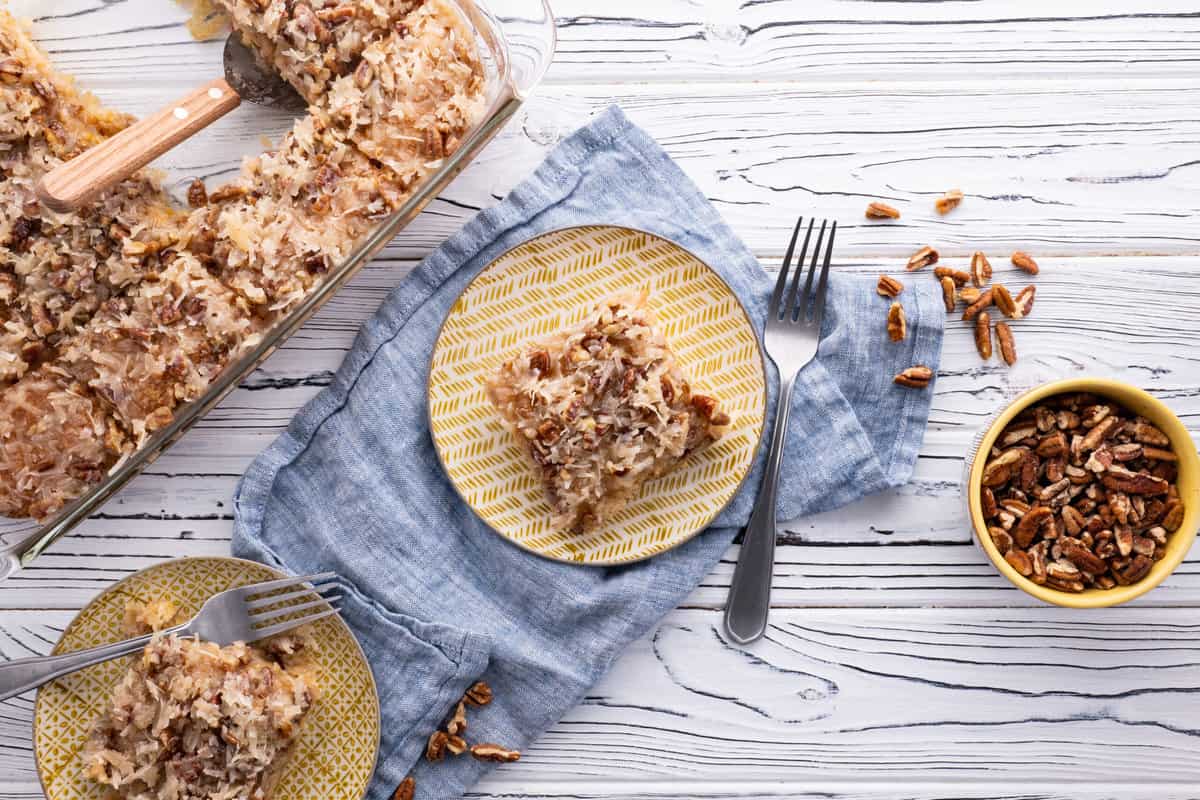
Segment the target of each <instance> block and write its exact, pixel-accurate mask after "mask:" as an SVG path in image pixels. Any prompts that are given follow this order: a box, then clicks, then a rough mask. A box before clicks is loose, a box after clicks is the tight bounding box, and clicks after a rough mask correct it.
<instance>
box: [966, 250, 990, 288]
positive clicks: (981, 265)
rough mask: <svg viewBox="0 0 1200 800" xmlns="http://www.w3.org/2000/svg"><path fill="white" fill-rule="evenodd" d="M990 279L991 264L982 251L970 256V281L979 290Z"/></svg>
mask: <svg viewBox="0 0 1200 800" xmlns="http://www.w3.org/2000/svg"><path fill="white" fill-rule="evenodd" d="M991 279H992V264H991V262H990V261H988V259H987V256H985V255H984V254H983V251H982V250H976V251H975V252H974V253H972V254H971V281H972V283H974V284H975V285H976V286H978V287H979V288H980V289H982V288H983V285H984V284H985V283H987V282H988V281H990V280H991Z"/></svg>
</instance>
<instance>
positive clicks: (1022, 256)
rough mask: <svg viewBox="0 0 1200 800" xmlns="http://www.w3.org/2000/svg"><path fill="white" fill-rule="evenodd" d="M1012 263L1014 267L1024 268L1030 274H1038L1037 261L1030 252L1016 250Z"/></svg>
mask: <svg viewBox="0 0 1200 800" xmlns="http://www.w3.org/2000/svg"><path fill="white" fill-rule="evenodd" d="M1012 263H1013V266H1014V267H1016V268H1018V269H1023V270H1025V271H1026V272H1028V273H1029V274H1030V275H1037V274H1038V265H1037V262H1036V261H1034V260H1033V259H1032V258H1031V257H1030V256H1029V254H1028V253H1024V252H1022V251H1020V250H1018V251H1016V252H1015V253H1013V254H1012Z"/></svg>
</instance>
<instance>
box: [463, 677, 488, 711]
mask: <svg viewBox="0 0 1200 800" xmlns="http://www.w3.org/2000/svg"><path fill="white" fill-rule="evenodd" d="M463 699H464V700H466V701H467V702H468V703H470V704H471V705H473V706H486V705H487V704H488V703H490V702H492V687H491V686H488V685H487V683H485V682H484V681H476V682H475V683H474V684H473V685H472V686H471V688H470V689H467V693H466V694H465V695H463Z"/></svg>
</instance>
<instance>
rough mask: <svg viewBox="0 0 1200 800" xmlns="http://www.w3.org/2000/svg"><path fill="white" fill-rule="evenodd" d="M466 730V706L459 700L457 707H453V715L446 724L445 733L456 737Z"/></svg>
mask: <svg viewBox="0 0 1200 800" xmlns="http://www.w3.org/2000/svg"><path fill="white" fill-rule="evenodd" d="M466 729H467V704H466V703H465V702H464V701H462V700H459V701H458V705H456V706H455V707H454V714H452V715H451V717H450V721H449V722H447V723H446V733H448V734H450V735H451V736H458V735H459V734H461V733H463V732H464V731H465V730H466Z"/></svg>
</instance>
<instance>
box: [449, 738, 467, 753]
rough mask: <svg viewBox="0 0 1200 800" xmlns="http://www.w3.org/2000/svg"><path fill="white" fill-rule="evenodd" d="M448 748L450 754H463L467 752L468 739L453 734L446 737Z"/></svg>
mask: <svg viewBox="0 0 1200 800" xmlns="http://www.w3.org/2000/svg"><path fill="white" fill-rule="evenodd" d="M446 750H447V751H448V752H449V753H450V755H454V756H461V755H462V754H463V753H465V752H467V740H466V739H464V738H462V737H461V736H455V735H453V734H451V735H450V736H447V737H446Z"/></svg>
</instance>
